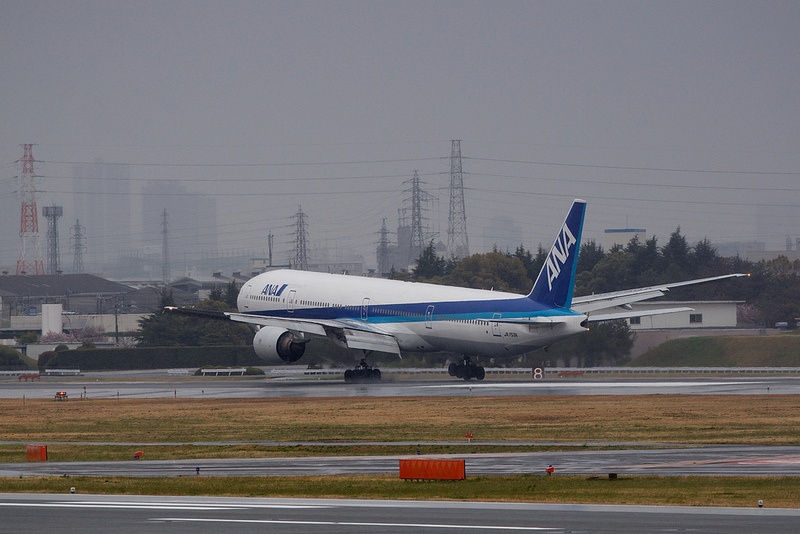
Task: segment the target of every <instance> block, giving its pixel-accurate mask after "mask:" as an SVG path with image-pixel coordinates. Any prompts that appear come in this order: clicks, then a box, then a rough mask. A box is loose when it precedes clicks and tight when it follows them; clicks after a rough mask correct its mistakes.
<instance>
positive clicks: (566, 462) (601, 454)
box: [0, 444, 800, 477]
mask: <svg viewBox="0 0 800 534" xmlns="http://www.w3.org/2000/svg"><path fill="white" fill-rule="evenodd" d="M575 445H578V446H579V445H580V444H575ZM418 447H419V450H420V453H421V454H420V456H416V455H413V456H409V455H397V456H330V457H325V456H323V457H298V458H238V459H219V460H215V459H210V460H146V458H147V449H146V447H142V449H143V452H144V455H143V457H142V459H140V460H130V461H120V462H41V463H37V462H28V463H13V464H0V476H4V477H20V476H22V477H30V476H63V475H69V476H130V477H177V476H197V475H198V471H197V468H199V476H294V475H371V474H397V473H398V471H399V468H398V466H399V462H398V460H399V459H400V458H457V459H463V460H465V464H466V472H467V476H480V475H518V474H544V472H545V468H547V467H548V466H549V465H552V466H553V467H554V468H555V469H556V471H555V472H556V474H562V475H596V476H604V477H605V476H607V475H608V474H609V473H616V474H618V475H620V476H622V475H657V476H679V475H720V476H733V475H736V476H800V447H753V446H705V447H691V448H681V449H674V448H672V449H627V450H595V451H587V450H577V451H559V452H530V453H518V452H511V453H503V452H500V453H480V454H466V455H458V454H456V455H426V454H425V445H424V444H420V445H419V446H418Z"/></svg>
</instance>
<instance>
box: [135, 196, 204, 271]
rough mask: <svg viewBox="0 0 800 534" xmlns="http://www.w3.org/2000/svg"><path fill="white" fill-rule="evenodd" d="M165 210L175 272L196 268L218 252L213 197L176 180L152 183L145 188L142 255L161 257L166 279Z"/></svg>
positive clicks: (170, 261)
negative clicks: (164, 260)
mask: <svg viewBox="0 0 800 534" xmlns="http://www.w3.org/2000/svg"><path fill="white" fill-rule="evenodd" d="M164 210H166V211H167V213H168V214H169V264H170V270H171V272H173V273H182V272H185V271H186V269H187V268H188V269H191V268H193V267H196V266H197V265H198V263H199V262H200V260H202V259H203V258H206V257H208V256H209V255H213V254H215V253H216V251H217V228H216V226H217V209H216V202H215V201H214V199H213V198H209V197H207V196H205V195H201V194H198V193H193V192H191V191H189V190H188V189H187V188H186V187H185V186H184V185H183V184H181V183H180V182H178V181H174V180H161V181H155V180H153V181H150V182H147V184H146V185H145V186H144V187H143V188H142V235H141V242H142V243H143V247H142V254H143V255H144V256H152V257H153V258H158V266H157V268H158V270H157V271H155V272H154V273H153V274H157V275H158V277H159V278H162V277H163V273H162V272H161V271H162V270H163V269H162V261H161V260H162V252H163V241H164V240H163V236H164V231H163V226H162V218H163V213H164Z"/></svg>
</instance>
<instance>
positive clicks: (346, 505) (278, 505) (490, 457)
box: [0, 371, 800, 534]
mask: <svg viewBox="0 0 800 534" xmlns="http://www.w3.org/2000/svg"><path fill="white" fill-rule="evenodd" d="M56 391H67V392H68V394H69V396H70V399H79V398H80V397H82V396H86V397H87V398H117V397H119V398H165V397H179V398H204V397H210V398H268V397H351V396H359V397H369V396H380V397H392V396H398V397H399V396H453V395H456V396H459V395H461V396H466V395H640V394H654V393H663V394H688V395H701V394H712V395H714V394H727V395H781V394H800V378H783V377H781V378H775V377H755V378H747V377H736V378H676V379H664V378H656V379H648V378H640V377H637V378H623V379H609V378H582V379H557V378H548V379H545V380H537V381H534V380H530V379H519V378H517V379H490V380H486V381H484V382H469V383H465V382H462V381H458V380H454V379H449V378H437V379H433V380H430V379H428V380H393V379H391V378H389V379H388V380H385V381H384V382H383V383H381V384H369V385H366V384H344V383H343V381H342V380H341V379H322V380H308V379H305V380H296V379H236V378H234V379H230V378H219V379H208V378H207V379H203V380H200V381H196V380H191V379H189V380H185V379H175V378H174V377H171V376H169V375H168V374H167V372H166V371H153V372H148V373H144V374H142V373H140V372H136V373H86V374H84V375H82V376H79V377H74V378H53V377H50V378H44V379H42V380H41V382H38V381H37V382H27V383H26V382H18V381H16V380H15V379H13V380H12V379H5V380H0V398H30V399H34V398H53V395H54V394H55V392H56ZM195 443H196V444H204V443H203V442H195ZM255 443H260V444H264V445H279V444H277V443H273V442H268V441H265V442H255ZM462 443H463V442H462ZM587 443H588V444H595V443H594V442H587ZM532 444H533V443H532ZM597 444H599V443H597ZM137 445H138V446H141V447H142V449H143V450H144V452H145V454H144V457H143V459H141V460H135V461H134V460H130V461H123V462H70V463H59V462H45V463H25V464H0V476H13V477H19V476H23V477H25V476H38V475H56V476H62V475H65V474H67V475H70V476H81V475H84V476H110V475H123V476H144V477H174V476H205V477H208V476H292V475H305V474H308V475H318V474H322V475H324V474H381V473H389V474H392V473H397V472H398V459H399V458H408V457H409V456H400V455H398V456H380V457H334V458H329V457H318V458H256V459H236V460H201V461H198V460H185V461H184V460H178V461H149V460H147V459H146V457H147V444H141V443H140V444H137ZM154 445H155V444H154ZM280 445H286V443H280ZM315 445H319V443H315ZM331 445H334V444H331ZM335 445H339V446H340V445H343V444H342V443H336V444H335ZM397 445H400V446H405V447H408V446H411V447H416V448H417V449H419V451H420V455H421V456H426V457H446V456H443V455H437V456H427V455H426V454H425V446H426V445H427V444H426V443H407V444H397ZM492 445H496V446H498V447H501V446H502V445H503V444H497V443H493V444H492ZM562 445H576V446H580V445H583V443H572V444H562ZM604 445H608V444H605V443H604ZM615 445H617V446H621V447H625V445H626V444H615ZM670 447H673V446H670ZM414 457H416V456H414ZM450 457H458V458H463V459H465V462H466V471H467V476H479V475H492V474H522V473H534V474H541V473H543V471H544V469H545V468H546V467H547V466H548V465H551V464H552V465H553V466H554V467H555V470H556V471H555V472H556V476H557V475H559V474H574V475H590V476H598V477H606V476H608V475H609V474H611V473H615V474H616V475H617V476H620V477H622V476H625V475H663V476H672V475H753V476H762V475H766V476H769V475H780V476H800V447H750V446H702V447H697V446H691V447H685V448H663V449H645V450H642V449H623V450H601V451H587V450H576V451H562V452H541V453H495V454H471V455H461V456H458V455H453V456H450ZM198 467H199V468H200V469H199V474H198V470H197V468H198ZM798 520H800V509H789V510H787V509H774V510H773V509H769V504H768V503H767V505H766V507H765V508H763V509H759V508H758V507H757V506H756V503H753V507H752V508H735V509H732V508H702V507H690V508H683V507H650V506H595V505H542V504H507V503H475V502H466V503H454V502H402V501H358V500H346V501H340V500H308V499H255V498H250V499H247V498H242V499H232V498H221V497H213V498H188V497H178V498H170V497H146V496H145V497H131V496H94V495H93V496H87V495H69V494H65V495H0V533H4V532H14V533H26V532H36V533H41V532H82V533H94V532H108V531H109V530H110V529H111V528H112V526H113V530H114V531H115V533H116V534H128V533H132V532H142V531H147V532H169V533H183V532H187V533H188V532H191V533H207V532H215V533H216V532H220V531H225V532H232V533H240V532H241V533H244V532H265V531H268V532H278V533H282V532H286V533H298V532H322V533H328V532H331V533H340V532H342V533H343V532H347V533H350V532H377V533H381V534H382V533H394V532H509V531H513V532H529V531H536V532H538V531H542V532H620V533H628V532H675V531H686V532H703V533H705V532H709V533H717V532H718V533H725V534H730V533H733V532H794V531H796V529H797V524H798Z"/></svg>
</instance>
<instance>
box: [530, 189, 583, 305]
mask: <svg viewBox="0 0 800 534" xmlns="http://www.w3.org/2000/svg"><path fill="white" fill-rule="evenodd" d="M585 212H586V201H584V200H578V199H576V200H574V201H573V202H572V207H571V208H570V210H569V213H568V214H567V218H566V220H565V221H564V224H563V225H562V226H561V230H560V231H559V232H558V236H557V237H556V241H555V243H553V247H552V248H551V249H550V253H549V254H548V255H547V259H546V260H545V262H544V265H543V266H542V270H541V271H539V276H538V277H536V283H535V284H533V289H532V290H531V293H530V295H528V298H529V299H531V300H535V301H536V302H540V303H542V304H545V305H547V306H557V307H559V308H569V307H570V306H572V291H573V289H574V288H575V270H576V269H577V268H578V250H579V249H580V246H581V232H582V231H583V216H584V213H585Z"/></svg>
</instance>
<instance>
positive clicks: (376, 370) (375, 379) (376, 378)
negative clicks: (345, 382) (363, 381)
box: [370, 369, 381, 382]
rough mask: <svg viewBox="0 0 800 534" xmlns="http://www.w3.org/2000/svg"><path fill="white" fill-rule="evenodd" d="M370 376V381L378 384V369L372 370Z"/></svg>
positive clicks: (379, 378) (379, 374) (379, 373)
mask: <svg viewBox="0 0 800 534" xmlns="http://www.w3.org/2000/svg"><path fill="white" fill-rule="evenodd" d="M370 374H371V375H372V376H371V378H372V380H374V381H375V382H380V381H381V370H380V369H373V370H372V372H371V373H370Z"/></svg>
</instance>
